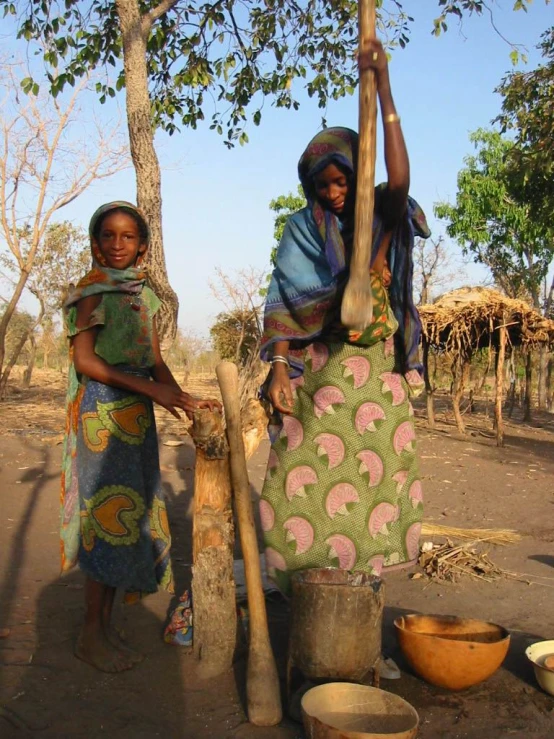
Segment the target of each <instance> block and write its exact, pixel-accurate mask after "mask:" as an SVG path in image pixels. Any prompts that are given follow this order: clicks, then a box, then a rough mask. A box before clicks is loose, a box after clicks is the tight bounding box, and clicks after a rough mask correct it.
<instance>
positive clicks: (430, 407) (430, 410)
mask: <svg viewBox="0 0 554 739" xmlns="http://www.w3.org/2000/svg"><path fill="white" fill-rule="evenodd" d="M422 343H423V377H424V379H425V395H426V398H427V425H428V426H429V428H431V429H434V428H435V404H434V402H433V401H434V392H435V388H434V387H433V385H432V384H431V378H430V376H429V340H428V339H427V337H426V336H425V334H423V336H422Z"/></svg>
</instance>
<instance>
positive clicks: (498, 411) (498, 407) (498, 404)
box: [494, 315, 506, 446]
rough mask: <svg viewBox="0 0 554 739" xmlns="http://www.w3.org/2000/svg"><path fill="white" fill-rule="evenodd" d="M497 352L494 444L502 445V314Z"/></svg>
mask: <svg viewBox="0 0 554 739" xmlns="http://www.w3.org/2000/svg"><path fill="white" fill-rule="evenodd" d="M497 351H498V354H497V359H496V397H495V403H494V418H495V421H496V444H497V446H504V427H503V424H502V400H503V397H504V356H505V353H506V319H505V316H504V315H503V316H502V324H501V325H500V326H499V328H498V349H497Z"/></svg>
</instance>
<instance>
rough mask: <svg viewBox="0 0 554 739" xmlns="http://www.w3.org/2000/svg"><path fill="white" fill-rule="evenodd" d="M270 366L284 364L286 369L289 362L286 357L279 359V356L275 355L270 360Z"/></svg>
mask: <svg viewBox="0 0 554 739" xmlns="http://www.w3.org/2000/svg"><path fill="white" fill-rule="evenodd" d="M271 364H272V365H273V364H286V365H287V367H290V364H289V360H288V359H287V358H286V357H281V356H280V355H279V354H276V355H275V356H274V357H273V358H272V360H271Z"/></svg>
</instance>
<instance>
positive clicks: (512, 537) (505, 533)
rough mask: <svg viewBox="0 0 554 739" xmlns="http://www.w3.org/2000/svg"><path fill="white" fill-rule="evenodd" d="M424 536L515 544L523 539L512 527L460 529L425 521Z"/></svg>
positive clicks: (422, 531)
mask: <svg viewBox="0 0 554 739" xmlns="http://www.w3.org/2000/svg"><path fill="white" fill-rule="evenodd" d="M421 535H422V536H446V537H448V538H449V539H472V540H475V539H478V540H479V541H487V542H489V543H490V544H500V545H502V544H515V543H517V542H518V541H521V534H518V532H517V531H513V530H512V529H460V528H456V527H454V526H441V525H440V524H433V523H424V524H423V526H422V529H421Z"/></svg>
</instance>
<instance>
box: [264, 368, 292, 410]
mask: <svg viewBox="0 0 554 739" xmlns="http://www.w3.org/2000/svg"><path fill="white" fill-rule="evenodd" d="M268 395H269V399H270V401H271V405H272V406H273V407H274V408H275V410H277V411H280V412H281V413H284V414H285V415H287V416H290V414H291V413H292V407H293V404H294V403H293V399H292V388H291V385H290V378H289V373H288V367H287V365H286V364H284V363H283V362H275V364H274V365H273V377H272V378H271V382H270V384H269V390H268Z"/></svg>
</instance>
